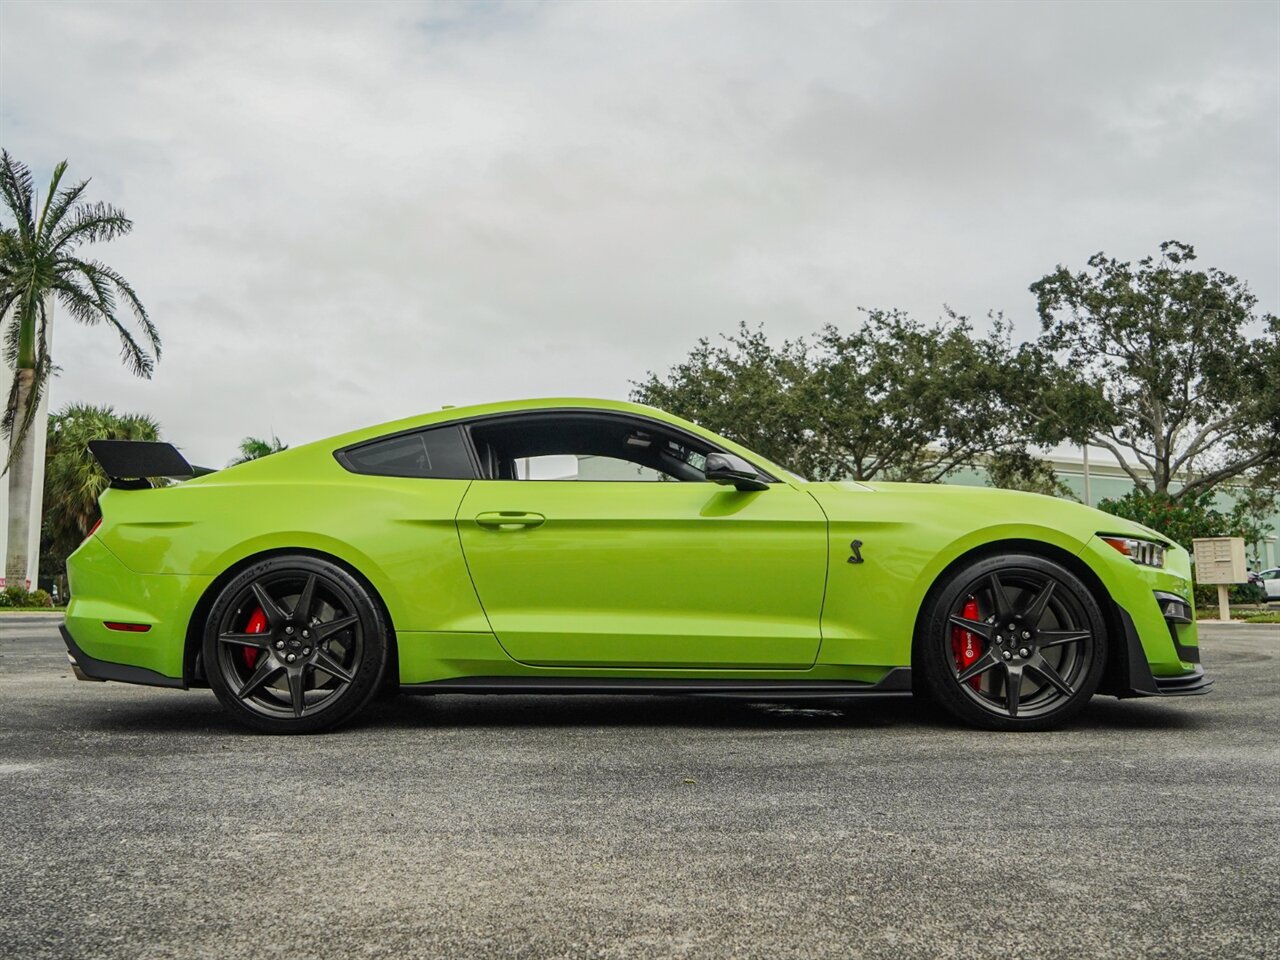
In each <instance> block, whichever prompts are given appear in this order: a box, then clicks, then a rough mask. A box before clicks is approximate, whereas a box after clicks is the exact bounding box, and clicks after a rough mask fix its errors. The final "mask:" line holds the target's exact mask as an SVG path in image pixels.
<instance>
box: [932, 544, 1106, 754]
mask: <svg viewBox="0 0 1280 960" xmlns="http://www.w3.org/2000/svg"><path fill="white" fill-rule="evenodd" d="M966 610H967V611H968V613H969V615H966V613H965V611H966ZM975 610H976V612H977V614H978V616H977V617H976V618H974V617H972V616H971V615H972V614H973V613H974V612H975ZM1106 657H1107V633H1106V621H1105V619H1104V618H1103V615H1102V610H1101V609H1100V607H1099V606H1098V601H1097V599H1096V598H1095V597H1094V596H1093V594H1092V593H1091V592H1090V591H1089V589H1088V588H1087V587H1086V586H1085V585H1084V583H1082V582H1081V580H1080V578H1079V577H1077V576H1076V575H1075V574H1073V573H1072V572H1071V571H1070V570H1068V569H1066V568H1065V567H1063V566H1062V565H1061V564H1058V563H1054V562H1053V561H1052V560H1047V559H1045V558H1044V557H1040V556H1036V555H1034V554H1005V555H1003V556H992V557H987V558H985V559H982V560H977V561H975V562H973V563H970V564H967V565H966V566H964V567H963V568H961V569H959V570H956V571H955V572H954V573H952V574H950V575H949V576H948V578H947V580H946V581H945V582H944V583H942V584H941V585H940V586H939V587H938V588H937V589H935V590H934V591H933V594H932V597H931V600H930V601H929V607H928V610H927V613H926V616H925V618H924V620H923V622H922V626H921V630H920V633H919V635H918V636H917V637H916V647H915V663H916V670H917V671H918V672H919V673H920V675H921V677H922V679H923V688H924V691H925V692H926V693H927V695H928V696H930V697H931V698H932V699H933V700H934V702H935V703H937V704H938V705H939V706H941V707H942V708H943V709H944V710H945V711H946V712H947V713H948V714H950V715H951V716H953V717H955V718H956V719H958V720H961V721H963V722H964V723H967V724H970V725H972V726H976V727H985V728H987V729H989V730H1049V729H1053V728H1055V727H1059V726H1061V725H1063V724H1064V723H1066V722H1067V721H1069V720H1070V719H1071V718H1072V717H1074V716H1076V714H1078V713H1079V712H1080V711H1081V710H1083V709H1084V707H1085V704H1087V703H1088V702H1089V699H1090V698H1091V697H1092V696H1093V694H1094V692H1095V691H1097V689H1098V684H1099V682H1100V681H1101V680H1102V672H1103V668H1104V666H1105V663H1106ZM1011 681H1012V682H1011Z"/></svg>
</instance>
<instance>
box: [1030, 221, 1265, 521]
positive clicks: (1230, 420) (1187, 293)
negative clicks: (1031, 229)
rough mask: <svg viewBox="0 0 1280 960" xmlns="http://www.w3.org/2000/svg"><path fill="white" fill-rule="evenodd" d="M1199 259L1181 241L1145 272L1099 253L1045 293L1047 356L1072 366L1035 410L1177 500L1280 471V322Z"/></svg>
mask: <svg viewBox="0 0 1280 960" xmlns="http://www.w3.org/2000/svg"><path fill="white" fill-rule="evenodd" d="M1195 259H1196V256H1195V250H1194V249H1193V248H1192V247H1191V246H1190V245H1188V244H1184V243H1180V242H1178V241H1173V240H1171V241H1168V242H1166V243H1163V244H1161V245H1160V256H1159V257H1158V258H1157V257H1146V258H1144V259H1142V260H1140V261H1138V263H1137V264H1136V266H1135V265H1134V264H1132V263H1123V262H1121V261H1119V260H1115V259H1112V258H1109V257H1107V256H1106V255H1104V254H1102V253H1098V254H1096V255H1094V256H1093V257H1091V258H1090V259H1089V262H1088V267H1089V269H1088V270H1087V271H1082V272H1079V273H1072V272H1071V271H1070V270H1068V269H1067V268H1066V267H1063V266H1059V267H1058V268H1057V270H1055V271H1054V272H1053V273H1051V274H1049V275H1047V276H1045V277H1043V278H1042V279H1040V280H1038V281H1037V282H1036V283H1034V284H1032V285H1031V291H1032V293H1034V294H1035V295H1036V298H1037V305H1038V310H1039V315H1040V321H1041V327H1042V335H1041V337H1040V339H1039V342H1038V345H1039V347H1040V348H1041V349H1042V350H1044V351H1045V352H1046V353H1047V354H1051V355H1052V356H1053V357H1054V358H1055V359H1056V360H1057V361H1058V362H1059V363H1060V364H1061V368H1060V375H1059V376H1056V377H1049V378H1047V379H1046V381H1045V386H1044V389H1042V390H1041V391H1040V392H1039V395H1038V396H1037V398H1036V400H1035V407H1036V409H1037V411H1038V412H1039V414H1040V416H1041V417H1042V418H1043V422H1044V423H1045V424H1046V426H1047V427H1048V428H1049V430H1050V432H1057V433H1061V434H1064V435H1066V436H1068V437H1070V438H1071V439H1072V440H1073V441H1074V442H1076V443H1092V444H1096V445H1098V446H1101V447H1104V448H1106V449H1107V450H1109V451H1111V453H1112V454H1113V455H1114V456H1115V457H1116V459H1117V460H1118V461H1119V463H1120V466H1121V467H1122V468H1123V469H1124V471H1125V472H1126V473H1127V474H1128V475H1129V478H1130V479H1131V480H1132V481H1133V484H1134V486H1135V487H1136V488H1137V490H1138V491H1139V492H1140V493H1143V494H1159V495H1161V496H1163V497H1167V498H1169V499H1170V501H1173V502H1177V501H1179V500H1181V499H1183V498H1186V499H1187V500H1188V501H1194V500H1196V499H1197V498H1199V497H1200V495H1201V494H1203V493H1205V492H1206V491H1211V490H1213V489H1214V488H1216V487H1217V486H1219V485H1220V484H1222V483H1223V482H1225V481H1228V480H1231V479H1233V478H1237V477H1241V476H1244V475H1248V474H1250V473H1252V472H1255V471H1258V470H1260V469H1261V468H1263V467H1264V466H1265V465H1267V464H1268V463H1270V464H1274V462H1275V461H1276V460H1278V459H1280V319H1277V317H1275V316H1273V315H1270V314H1266V315H1261V316H1259V315H1257V314H1256V312H1255V311H1256V306H1257V298H1256V297H1254V296H1253V294H1251V293H1250V292H1249V289H1248V287H1247V286H1246V285H1245V284H1244V283H1242V282H1241V281H1239V280H1237V279H1236V278H1235V277H1233V276H1230V275H1229V274H1226V273H1224V272H1222V271H1221V270H1218V269H1216V268H1210V269H1208V270H1196V269H1193V267H1192V264H1193V263H1194V261H1195ZM1251 330H1258V331H1259V333H1261V335H1254V336H1251V335H1250V331H1251Z"/></svg>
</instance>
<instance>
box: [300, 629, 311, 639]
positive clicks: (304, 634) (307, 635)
mask: <svg viewBox="0 0 1280 960" xmlns="http://www.w3.org/2000/svg"><path fill="white" fill-rule="evenodd" d="M309 636H311V631H310V630H303V631H302V639H304V640H305V639H306V638H307V637H309Z"/></svg>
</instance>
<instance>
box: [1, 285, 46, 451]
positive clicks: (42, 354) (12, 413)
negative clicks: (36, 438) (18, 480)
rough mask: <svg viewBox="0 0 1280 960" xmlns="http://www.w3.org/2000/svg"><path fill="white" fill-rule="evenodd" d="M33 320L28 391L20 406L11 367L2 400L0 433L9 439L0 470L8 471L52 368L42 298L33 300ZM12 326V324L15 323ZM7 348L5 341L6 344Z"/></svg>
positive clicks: (18, 381)
mask: <svg viewBox="0 0 1280 960" xmlns="http://www.w3.org/2000/svg"><path fill="white" fill-rule="evenodd" d="M36 324H37V330H38V331H39V336H38V337H37V338H36V355H35V362H34V363H33V364H32V366H31V367H29V368H28V369H30V370H31V371H32V374H33V376H32V381H31V392H30V393H29V394H28V395H27V398H26V404H25V406H23V404H22V403H21V387H22V381H21V376H20V374H21V371H20V370H15V371H14V378H13V385H12V386H11V387H10V388H9V396H8V397H7V398H6V401H5V408H4V417H3V419H0V433H3V435H4V436H5V437H7V438H8V440H9V452H8V455H7V456H6V457H5V463H4V470H0V474H4V473H7V472H8V470H9V466H10V464H12V462H13V457H14V455H15V454H16V453H17V452H18V451H19V450H20V449H21V448H22V445H23V443H24V442H25V441H26V438H27V433H28V432H29V431H30V429H31V424H32V422H33V421H34V420H35V416H36V410H37V409H38V408H39V406H40V398H41V397H42V396H43V395H44V387H45V383H46V382H47V381H48V379H49V373H50V371H51V370H52V369H53V363H52V361H51V359H50V357H49V349H48V344H49V340H48V332H49V316H48V311H46V310H45V305H44V303H43V301H37V303H36ZM14 326H15V327H16V326H17V324H15V325H14ZM15 347H16V345H15ZM7 349H8V345H7V344H6V350H7ZM19 407H23V409H19Z"/></svg>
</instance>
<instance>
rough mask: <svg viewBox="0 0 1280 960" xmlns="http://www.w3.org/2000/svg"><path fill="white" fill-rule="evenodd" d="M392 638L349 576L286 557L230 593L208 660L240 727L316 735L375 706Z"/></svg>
mask: <svg viewBox="0 0 1280 960" xmlns="http://www.w3.org/2000/svg"><path fill="white" fill-rule="evenodd" d="M386 638H387V627H386V625H385V624H384V623H383V618H382V616H381V614H380V612H379V609H378V606H377V604H376V603H375V602H374V600H373V598H372V597H371V596H370V595H369V591H368V590H367V589H366V588H365V587H364V585H363V584H361V583H360V581H359V580H357V579H356V578H355V577H353V576H352V575H351V574H350V573H349V572H348V571H346V570H344V569H343V568H342V567H339V566H337V565H336V564H333V563H330V562H329V561H326V560H322V559H320V558H318V557H310V556H302V555H298V556H278V557H271V558H269V559H266V560H263V561H261V562H259V563H256V564H254V565H253V566H251V567H248V568H247V569H245V570H243V571H241V572H240V573H239V574H238V575H237V576H236V577H235V578H234V579H232V580H231V581H230V582H229V583H227V585H226V586H225V587H223V589H222V591H221V592H220V593H219V594H218V597H217V599H216V600H215V601H214V604H213V607H212V609H211V610H210V613H209V618H208V620H207V622H206V625H205V635H204V645H203V648H202V655H203V659H204V666H205V673H206V675H207V676H208V679H209V685H210V686H211V687H212V688H213V692H214V693H215V694H217V697H218V699H219V700H220V701H221V702H222V705H223V706H224V707H226V708H227V710H228V711H230V712H231V714H232V715H233V716H235V717H236V719H238V720H240V721H241V722H242V723H245V724H247V725H248V726H250V727H253V728H255V729H257V730H262V731H264V732H266V733H315V732H318V731H320V730H327V729H329V728H331V727H333V726H336V725H337V724H339V723H342V722H343V721H345V720H348V719H350V718H351V717H352V716H353V715H354V714H355V713H356V712H357V711H359V710H360V709H361V708H362V707H363V706H364V705H365V704H366V703H368V701H369V699H370V698H371V697H372V696H373V694H374V693H375V691H376V690H377V688H378V685H379V681H380V680H381V678H382V676H383V672H384V670H385V669H386V660H387V640H386Z"/></svg>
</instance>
